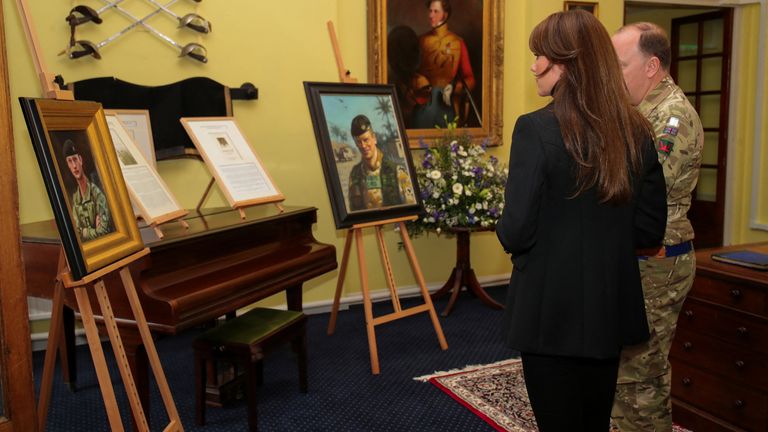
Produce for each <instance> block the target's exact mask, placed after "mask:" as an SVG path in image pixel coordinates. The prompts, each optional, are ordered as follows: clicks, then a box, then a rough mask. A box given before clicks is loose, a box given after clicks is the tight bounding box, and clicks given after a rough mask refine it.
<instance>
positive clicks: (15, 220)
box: [0, 0, 37, 432]
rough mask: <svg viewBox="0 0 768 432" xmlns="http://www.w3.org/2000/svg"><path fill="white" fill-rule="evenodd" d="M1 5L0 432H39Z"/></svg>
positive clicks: (0, 5)
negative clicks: (0, 402)
mask: <svg viewBox="0 0 768 432" xmlns="http://www.w3.org/2000/svg"><path fill="white" fill-rule="evenodd" d="M6 4H7V2H6ZM2 6H3V5H2V0H0V202H2V203H3V205H1V206H0V220H2V221H3V222H2V223H0V242H2V245H3V246H2V248H0V358H2V362H0V368H1V369H2V371H0V377H1V379H2V387H3V389H2V398H3V400H2V402H3V408H4V409H3V416H2V417H0V432H6V431H37V418H36V413H35V391H34V390H35V387H34V385H33V381H32V348H31V338H30V335H29V316H28V314H27V290H26V284H25V282H24V266H23V263H22V261H21V235H20V232H19V196H18V189H17V182H16V158H15V156H14V143H13V127H12V125H13V123H12V121H11V104H10V90H9V86H8V60H7V56H6V51H5V46H6V45H5V29H4V25H3V23H4V19H3V7H2Z"/></svg>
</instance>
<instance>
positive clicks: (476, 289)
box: [432, 231, 504, 317]
mask: <svg viewBox="0 0 768 432" xmlns="http://www.w3.org/2000/svg"><path fill="white" fill-rule="evenodd" d="M469 234H470V231H458V232H457V233H456V266H455V267H454V268H453V271H451V276H450V277H449V278H448V281H447V282H446V283H445V285H443V286H442V287H441V288H440V289H439V290H437V291H435V293H434V294H432V299H433V300H434V299H437V298H440V297H442V296H444V295H445V294H447V293H448V292H450V293H451V298H450V299H449V300H448V305H447V306H446V307H445V310H443V312H442V313H441V314H440V315H441V316H444V317H445V316H448V315H449V314H450V313H451V311H452V310H453V306H454V305H455V303H456V298H458V296H459V292H460V291H461V287H463V286H465V287H467V289H468V290H469V291H470V292H472V293H473V294H474V295H476V296H477V298H479V299H480V301H482V302H483V303H485V304H486V305H488V306H489V307H491V308H493V309H503V308H504V306H502V305H501V304H500V303H498V302H497V301H496V300H494V299H493V298H491V296H489V295H488V293H487V292H485V289H483V287H482V286H481V285H480V282H478V281H477V277H476V276H475V271H474V270H472V264H471V263H470V259H469Z"/></svg>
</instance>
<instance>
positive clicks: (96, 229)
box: [20, 98, 144, 280]
mask: <svg viewBox="0 0 768 432" xmlns="http://www.w3.org/2000/svg"><path fill="white" fill-rule="evenodd" d="M20 102H21V107H22V112H23V113H24V120H25V121H26V123H27V129H28V130H29V134H30V137H31V139H32V146H33V148H34V150H35V155H36V156H37V161H38V164H39V165H40V171H41V173H42V176H43V181H44V183H45V187H46V191H47V192H48V197H49V199H50V202H51V208H52V210H53V214H54V219H55V220H56V225H57V227H58V231H59V235H60V237H61V244H62V246H63V248H64V253H65V256H66V258H67V264H68V265H69V270H70V273H71V274H72V278H73V279H74V280H79V279H82V278H83V277H84V276H85V275H87V274H88V273H92V272H94V271H96V270H98V269H100V268H102V267H105V266H107V265H109V264H112V263H114V262H116V261H118V260H120V259H121V258H124V257H126V256H128V255H130V254H132V253H134V252H137V251H139V250H141V249H142V248H144V243H143V241H142V239H141V235H140V234H139V230H138V227H137V225H136V219H135V217H134V214H133V210H132V208H131V202H130V199H129V197H128V191H127V189H126V187H125V182H124V181H123V175H122V173H121V171H120V165H119V163H118V160H117V155H116V154H115V148H114V146H113V144H112V138H111V136H110V133H109V128H108V127H107V122H106V119H105V117H104V110H103V109H102V108H101V104H99V103H96V102H85V101H63V100H53V99H32V98H21V99H20Z"/></svg>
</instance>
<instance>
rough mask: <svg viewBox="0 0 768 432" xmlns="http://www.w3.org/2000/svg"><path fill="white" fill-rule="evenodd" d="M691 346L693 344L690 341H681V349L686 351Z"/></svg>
mask: <svg viewBox="0 0 768 432" xmlns="http://www.w3.org/2000/svg"><path fill="white" fill-rule="evenodd" d="M691 348H693V344H692V343H690V342H683V349H684V350H686V351H690V350H691Z"/></svg>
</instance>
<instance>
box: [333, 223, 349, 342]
mask: <svg viewBox="0 0 768 432" xmlns="http://www.w3.org/2000/svg"><path fill="white" fill-rule="evenodd" d="M352 231H355V230H354V229H351V230H347V239H346V240H345V242H344V253H343V254H342V257H341V268H339V279H338V281H336V294H334V295H333V306H332V307H331V319H330V321H328V335H329V336H330V335H332V334H333V332H334V331H335V330H336V318H337V317H338V315H339V302H340V301H341V291H342V289H343V288H344V278H346V276H347V264H349V250H350V249H351V248H352Z"/></svg>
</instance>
